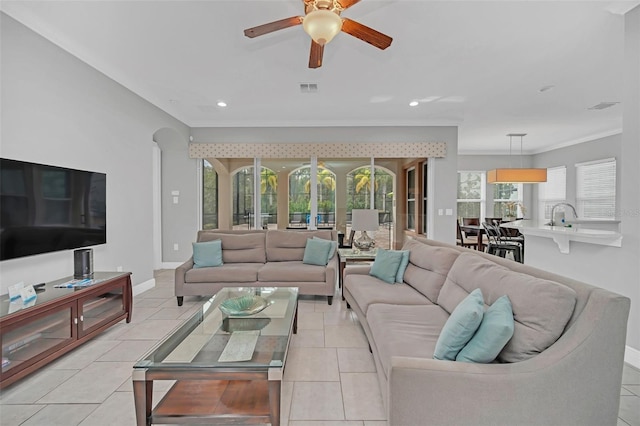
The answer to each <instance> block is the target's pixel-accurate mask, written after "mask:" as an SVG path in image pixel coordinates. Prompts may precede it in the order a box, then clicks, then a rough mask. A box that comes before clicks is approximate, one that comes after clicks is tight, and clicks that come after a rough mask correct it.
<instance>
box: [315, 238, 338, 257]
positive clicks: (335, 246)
mask: <svg viewBox="0 0 640 426" xmlns="http://www.w3.org/2000/svg"><path fill="white" fill-rule="evenodd" d="M313 239H314V240H322V241H330V242H331V249H329V255H328V256H327V262H328V261H329V259H332V258H333V256H335V254H336V250H338V242H337V241H331V240H325V239H324V238H320V237H313Z"/></svg>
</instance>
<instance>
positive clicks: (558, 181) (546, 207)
mask: <svg viewBox="0 0 640 426" xmlns="http://www.w3.org/2000/svg"><path fill="white" fill-rule="evenodd" d="M566 201H567V166H557V167H549V168H547V181H546V182H543V183H541V184H539V185H538V218H539V219H549V220H550V219H551V209H552V208H553V206H554V205H556V204H558V203H564V202H566Z"/></svg>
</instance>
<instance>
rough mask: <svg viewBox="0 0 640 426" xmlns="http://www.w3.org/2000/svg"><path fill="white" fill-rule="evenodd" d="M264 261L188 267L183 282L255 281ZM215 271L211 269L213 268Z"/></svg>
mask: <svg viewBox="0 0 640 426" xmlns="http://www.w3.org/2000/svg"><path fill="white" fill-rule="evenodd" d="M263 266H264V263H225V264H224V265H222V266H216V267H211V268H198V269H189V270H188V271H187V272H186V274H185V279H184V281H185V283H251V284H253V283H255V282H256V281H257V279H258V270H259V269H260V268H262V267H263ZM214 269H215V271H212V270H214Z"/></svg>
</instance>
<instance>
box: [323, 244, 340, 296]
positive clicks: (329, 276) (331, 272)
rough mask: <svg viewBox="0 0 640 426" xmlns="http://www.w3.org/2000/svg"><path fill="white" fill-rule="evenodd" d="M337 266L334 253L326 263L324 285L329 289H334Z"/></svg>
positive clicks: (336, 256) (336, 257)
mask: <svg viewBox="0 0 640 426" xmlns="http://www.w3.org/2000/svg"><path fill="white" fill-rule="evenodd" d="M339 266H340V264H339V261H338V254H337V253H336V254H335V255H334V256H333V257H332V258H331V259H329V262H327V271H326V283H327V286H329V287H330V288H335V286H336V282H337V281H336V280H337V278H338V267H339Z"/></svg>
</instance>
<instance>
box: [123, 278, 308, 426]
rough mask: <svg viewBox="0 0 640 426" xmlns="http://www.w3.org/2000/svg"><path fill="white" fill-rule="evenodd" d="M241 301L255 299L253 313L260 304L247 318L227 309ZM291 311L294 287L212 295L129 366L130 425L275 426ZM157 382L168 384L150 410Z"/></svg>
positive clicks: (292, 317) (293, 328) (231, 290)
mask: <svg viewBox="0 0 640 426" xmlns="http://www.w3.org/2000/svg"><path fill="white" fill-rule="evenodd" d="M240 297H242V298H243V300H240V299H237V298H240ZM247 298H251V299H252V301H254V300H255V301H257V302H259V303H257V304H253V306H252V307H253V308H256V306H258V309H259V308H261V307H263V306H264V305H265V304H266V305H267V306H266V308H264V309H263V310H262V311H260V312H258V313H255V314H252V315H248V314H249V313H250V312H252V311H241V310H238V309H240V307H238V306H235V302H237V301H241V302H242V301H246V299H247ZM230 299H233V300H230ZM225 301H226V303H225ZM222 303H224V305H223V306H222V309H224V308H225V307H226V306H231V309H232V312H231V313H230V314H229V313H223V311H222V309H221V308H220V305H221V304H222ZM234 308H235V310H234ZM225 311H227V312H228V310H225ZM297 312H298V288H296V287H291V288H289V287H287V288H278V287H241V288H240V287H239V288H223V289H222V290H220V291H219V292H218V293H217V294H216V295H215V296H213V297H212V298H210V299H209V300H207V301H206V302H204V303H203V305H202V306H201V308H200V309H199V310H198V311H197V312H196V313H195V314H194V315H193V316H192V317H191V318H189V319H188V320H187V321H186V322H185V323H184V324H183V325H181V326H180V327H178V328H177V329H176V330H174V331H173V332H171V333H170V334H169V335H168V336H167V337H166V338H165V339H164V340H162V341H161V342H160V343H158V345H156V346H155V347H154V348H153V349H152V350H151V351H150V352H149V353H147V354H146V355H145V356H144V357H142V359H140V360H139V361H138V362H137V363H136V364H135V365H134V367H133V374H132V379H133V394H134V400H135V408H136V420H137V424H138V426H143V425H151V424H153V423H162V424H167V423H170V424H176V423H190V424H210V423H215V424H234V425H237V424H257V423H271V424H272V425H279V424H280V389H281V382H282V375H283V371H284V367H285V361H286V358H287V350H288V348H289V340H290V339H291V334H292V332H293V333H296V332H297V316H298V313H297ZM157 380H172V381H175V382H174V383H173V385H172V387H171V389H170V390H169V391H168V392H167V393H166V394H165V396H164V397H163V398H162V399H161V400H160V401H159V402H158V404H157V405H156V406H155V408H153V409H152V407H154V405H153V401H152V395H153V382H154V381H157Z"/></svg>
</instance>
